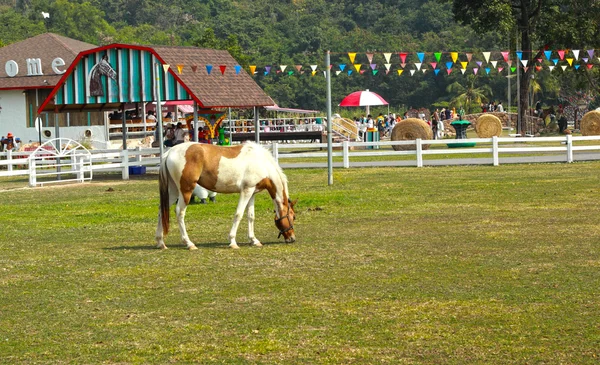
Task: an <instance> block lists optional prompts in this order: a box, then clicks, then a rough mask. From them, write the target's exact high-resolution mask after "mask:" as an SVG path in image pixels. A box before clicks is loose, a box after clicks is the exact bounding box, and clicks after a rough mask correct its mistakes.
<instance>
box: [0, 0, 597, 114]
mask: <svg viewBox="0 0 600 365" xmlns="http://www.w3.org/2000/svg"><path fill="white" fill-rule="evenodd" d="M563 3H564V2H562V1H558V0H537V1H533V0H519V1H516V0H513V1H509V0H498V1H493V2H489V1H470V0H469V1H467V0H454V1H448V0H430V1H427V0H397V1H389V0H363V1H361V2H355V1H348V0H334V1H325V0H256V1H249V0H239V1H226V0H207V1H202V2H200V1H197V0H195V1H194V0H166V1H163V0H160V1H159V0H105V1H100V0H90V1H67V0H53V1H50V0H15V1H12V2H9V4H8V5H0V23H1V24H2V25H3V26H2V27H1V28H0V46H2V45H6V44H10V43H14V42H17V41H20V40H23V39H26V38H28V37H31V36H34V35H36V34H39V33H43V32H46V31H49V32H54V33H58V34H62V35H65V36H68V37H71V38H75V39H79V40H82V41H86V42H89V43H93V44H97V45H104V44H110V43H116V42H118V43H130V44H152V45H181V46H198V47H207V48H219V49H227V50H228V51H229V52H230V53H231V54H232V55H233V56H234V57H235V58H236V59H237V61H238V62H239V63H240V65H242V66H243V67H244V69H245V70H247V71H248V66H250V65H256V66H257V70H258V71H259V72H257V74H256V76H255V77H256V80H257V81H258V82H259V83H260V85H261V86H262V87H263V88H264V89H265V91H266V92H267V93H268V94H269V95H271V96H272V97H273V99H274V100H276V102H277V103H278V104H279V105H281V106H285V107H298V108H306V109H320V110H324V109H325V107H324V105H325V100H326V90H325V89H326V80H325V78H324V77H322V70H323V69H324V67H325V63H324V59H325V51H326V50H330V51H331V52H332V58H331V62H332V64H333V65H334V70H339V68H338V67H339V65H340V64H346V65H347V67H348V69H349V68H350V67H351V66H352V64H351V63H350V61H349V58H348V55H347V53H348V52H356V53H357V59H356V63H362V64H363V69H365V70H366V72H364V74H359V73H354V74H353V75H350V76H349V75H347V73H346V72H343V73H340V74H339V75H337V76H336V75H335V73H333V74H332V93H333V102H334V104H335V103H337V102H338V101H339V100H341V99H342V98H343V96H345V95H347V94H348V93H350V92H352V91H355V90H361V89H370V90H373V91H376V92H378V93H379V94H381V95H382V96H383V97H384V98H385V99H386V100H388V101H389V102H390V104H391V108H392V109H393V110H395V111H400V110H402V109H405V108H407V107H409V106H412V107H427V108H431V107H433V106H446V105H452V104H457V103H458V102H461V101H460V100H463V102H464V100H465V99H464V95H463V94H464V93H465V92H466V91H468V90H477V91H478V92H477V93H475V94H476V95H478V96H477V97H475V98H474V99H472V100H471V99H469V100H471V102H472V104H473V105H472V107H473V108H475V109H476V108H478V105H479V103H480V102H481V101H486V100H501V101H504V102H505V101H506V100H507V85H508V83H507V81H508V80H507V78H506V73H504V74H502V75H499V74H498V72H492V73H491V74H489V75H486V74H485V73H484V72H481V73H478V74H477V75H473V73H472V72H470V74H471V76H470V77H467V75H468V74H467V73H465V74H464V75H463V74H461V73H460V72H458V70H456V72H452V73H451V74H450V75H447V74H446V72H439V73H438V74H437V75H436V74H435V73H434V72H426V73H425V74H423V73H422V72H417V73H415V74H414V75H413V76H411V75H410V74H409V73H408V71H407V72H406V73H403V74H402V75H400V76H399V75H398V74H397V73H396V69H397V68H398V67H399V66H398V65H399V64H400V60H399V59H398V54H397V52H400V51H402V52H409V53H410V54H411V56H412V57H414V55H413V53H414V52H425V53H426V54H427V58H428V59H427V60H426V61H425V62H424V66H423V67H424V68H425V67H427V68H429V70H428V71H431V70H432V68H431V65H430V64H429V62H430V61H435V60H434V59H433V56H432V54H433V53H434V52H442V53H443V55H444V56H443V57H445V58H447V57H448V52H459V53H460V54H461V57H464V56H463V55H464V53H465V52H473V53H474V55H475V56H474V57H479V59H481V52H482V51H492V52H494V53H496V54H499V52H500V51H507V50H511V51H512V52H513V53H514V51H515V49H516V42H517V40H518V41H519V43H520V44H521V46H520V48H519V49H521V50H526V49H527V48H523V47H529V49H531V50H532V51H531V52H529V53H527V55H528V57H531V58H537V57H536V56H539V54H537V55H536V54H535V53H538V52H539V51H540V50H543V49H544V47H546V48H548V47H549V49H575V48H578V49H582V50H585V49H597V48H600V47H598V44H597V43H598V42H600V41H598V40H599V39H600V37H599V35H600V34H599V29H600V26H599V23H600V16H599V14H600V5H598V3H597V2H596V1H593V0H586V1H576V2H570V4H569V5H565V4H563ZM42 12H46V13H49V14H50V17H49V18H44V17H43V16H42ZM517 30H520V32H519V35H518V36H517V33H518V32H517ZM523 34H526V35H527V39H524V38H523ZM524 40H525V42H524ZM527 42H528V43H527ZM525 43H527V44H525ZM371 52H372V53H374V59H373V61H372V62H373V63H374V64H377V68H378V72H377V73H376V74H373V72H372V70H371V69H370V68H369V62H368V60H367V57H366V56H365V53H371ZM383 52H394V53H395V54H394V57H395V58H394V60H393V61H392V63H393V69H392V72H389V73H388V74H386V73H385V69H384V67H383V65H384V63H386V60H384V56H383ZM445 58H444V60H445ZM444 60H442V62H441V63H440V66H441V65H442V64H443V63H444ZM515 61H516V60H515ZM412 62H414V60H413V61H412ZM595 62H596V65H597V67H595V68H592V69H591V70H588V69H587V68H585V67H584V68H582V69H580V70H577V71H571V70H568V71H566V72H557V71H555V72H550V71H549V70H547V69H543V70H542V71H540V72H536V73H535V74H534V73H533V71H532V70H533V68H530V69H529V71H528V72H527V73H526V75H525V76H526V77H525V78H524V79H525V80H522V81H521V86H522V87H521V94H522V95H521V97H522V100H524V102H525V103H527V104H529V105H531V104H532V103H533V100H527V98H528V97H531V96H533V98H534V99H535V100H539V99H542V100H543V101H544V102H545V103H546V104H555V103H559V102H560V100H561V97H564V96H565V95H564V94H565V93H567V94H568V93H571V92H575V91H584V92H588V91H593V92H595V93H596V94H597V93H598V80H599V76H598V68H600V64H598V61H597V60H596V61H595ZM280 65H288V66H287V67H288V69H287V70H293V71H296V70H295V67H294V65H302V66H303V69H302V70H303V71H304V73H303V74H301V75H300V74H299V73H298V72H294V73H293V75H289V71H288V72H280V73H276V72H275V70H277V69H279V66H280ZM309 65H318V70H319V73H317V75H315V76H311V69H310V68H309ZM267 66H270V67H272V68H273V70H272V72H270V73H269V74H267V75H265V74H264V72H262V71H263V70H264V68H265V67H267ZM531 75H535V76H534V78H532V77H531ZM523 88H525V90H523ZM512 89H513V91H512V95H513V96H512V97H513V100H514V98H515V97H516V82H513V83H512ZM461 95H463V96H461ZM505 104H506V103H505ZM513 105H514V103H513Z"/></svg>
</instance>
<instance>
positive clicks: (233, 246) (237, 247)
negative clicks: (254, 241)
mask: <svg viewBox="0 0 600 365" xmlns="http://www.w3.org/2000/svg"><path fill="white" fill-rule="evenodd" d="M229 247H231V248H233V249H236V250H237V249H239V248H240V246H238V245H237V243H230V244H229Z"/></svg>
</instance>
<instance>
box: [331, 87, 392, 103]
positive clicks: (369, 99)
mask: <svg viewBox="0 0 600 365" xmlns="http://www.w3.org/2000/svg"><path fill="white" fill-rule="evenodd" d="M373 105H388V102H387V101H385V99H384V98H382V97H381V96H380V95H379V94H376V93H374V92H372V91H369V90H365V91H355V92H353V93H352V94H350V95H348V96H346V97H345V98H344V99H343V100H342V102H341V103H340V105H339V106H373Z"/></svg>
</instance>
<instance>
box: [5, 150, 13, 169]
mask: <svg viewBox="0 0 600 365" xmlns="http://www.w3.org/2000/svg"><path fill="white" fill-rule="evenodd" d="M10 160H12V150H8V151H6V161H8V165H6V168H7V169H8V171H12V170H13V165H12V163H11V162H10Z"/></svg>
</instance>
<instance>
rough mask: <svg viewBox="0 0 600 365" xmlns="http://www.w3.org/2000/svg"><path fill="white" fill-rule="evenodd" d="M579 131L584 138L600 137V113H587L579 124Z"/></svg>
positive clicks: (594, 111)
mask: <svg viewBox="0 0 600 365" xmlns="http://www.w3.org/2000/svg"><path fill="white" fill-rule="evenodd" d="M579 129H580V131H581V135H582V136H598V135H600V112H599V111H597V110H592V111H591V112H587V113H585V115H584V116H583V118H581V122H580V124H579Z"/></svg>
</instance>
